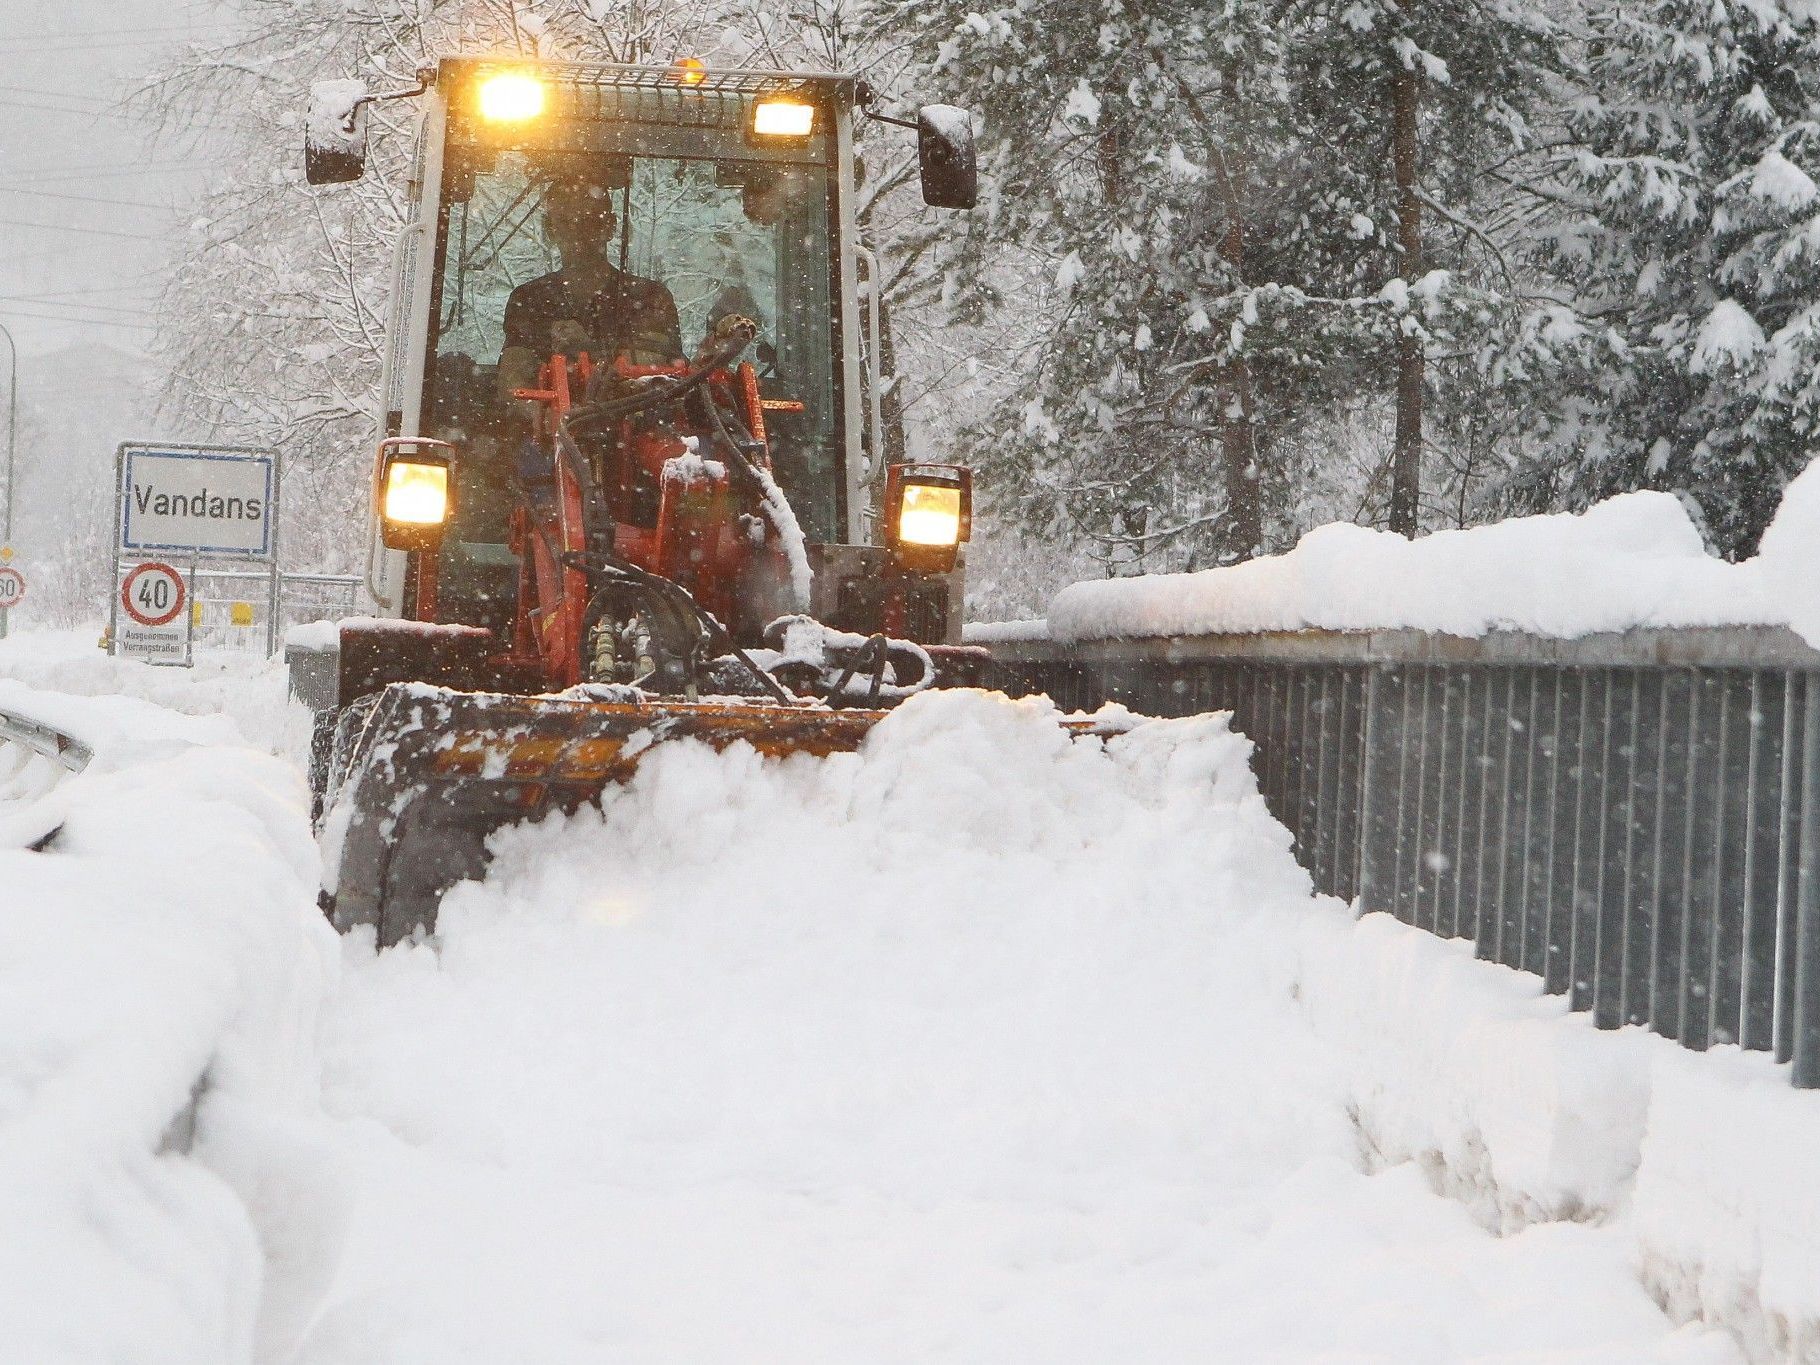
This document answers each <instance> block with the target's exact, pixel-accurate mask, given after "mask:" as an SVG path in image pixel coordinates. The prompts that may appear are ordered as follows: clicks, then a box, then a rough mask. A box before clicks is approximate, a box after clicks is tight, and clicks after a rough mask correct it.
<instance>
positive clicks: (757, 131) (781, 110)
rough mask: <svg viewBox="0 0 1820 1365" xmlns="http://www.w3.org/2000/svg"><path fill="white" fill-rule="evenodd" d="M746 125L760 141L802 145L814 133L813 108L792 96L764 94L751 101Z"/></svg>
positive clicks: (805, 101)
mask: <svg viewBox="0 0 1820 1365" xmlns="http://www.w3.org/2000/svg"><path fill="white" fill-rule="evenodd" d="M746 126H747V128H748V129H749V130H750V132H751V134H752V136H753V138H754V139H756V140H758V141H760V142H802V141H804V140H805V139H806V138H808V136H809V135H810V134H811V133H813V132H814V131H815V106H814V105H813V104H810V103H809V102H808V101H807V100H805V99H802V98H800V97H798V96H795V95H766V96H764V97H763V98H761V99H758V100H755V101H753V104H752V117H751V121H750V122H749V123H748V124H747V125H746Z"/></svg>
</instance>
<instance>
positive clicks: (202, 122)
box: [0, 99, 234, 133]
mask: <svg viewBox="0 0 1820 1365" xmlns="http://www.w3.org/2000/svg"><path fill="white" fill-rule="evenodd" d="M0 105H5V106H6V107H7V108H9V109H35V110H37V111H38V112H40V113H44V114H74V115H76V116H78V117H79V118H112V119H119V120H120V121H121V122H123V123H144V122H146V121H147V120H148V119H149V118H151V117H152V116H151V115H148V114H129V113H127V112H126V111H125V110H124V109H70V108H66V107H65V106H63V105H57V104H38V103H34V102H33V101H31V100H9V99H0ZM192 128H213V129H216V130H217V131H220V132H224V133H227V132H232V131H233V130H234V126H233V125H232V124H228V123H213V122H210V121H209V120H207V119H194V120H191V121H190V122H189V123H186V124H185V125H184V131H186V132H187V131H189V130H190V129H192Z"/></svg>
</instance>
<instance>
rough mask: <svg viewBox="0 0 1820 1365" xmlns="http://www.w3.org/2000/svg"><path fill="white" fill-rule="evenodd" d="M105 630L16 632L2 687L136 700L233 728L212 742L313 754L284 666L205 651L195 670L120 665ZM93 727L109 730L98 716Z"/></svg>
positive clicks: (1, 644)
mask: <svg viewBox="0 0 1820 1365" xmlns="http://www.w3.org/2000/svg"><path fill="white" fill-rule="evenodd" d="M100 633H101V632H100V628H99V627H96V628H93V629H90V630H16V631H13V632H12V633H11V634H9V635H8V636H7V638H6V639H4V640H0V680H4V679H12V680H14V681H16V682H21V683H24V684H26V685H28V686H30V687H33V688H36V689H38V690H40V691H43V692H58V693H65V694H73V695H76V696H84V697H133V698H137V699H138V700H141V701H147V702H152V703H154V704H155V705H157V706H158V707H160V708H163V709H164V710H168V711H175V712H178V713H180V714H182V715H186V716H212V717H217V718H220V719H223V720H225V721H227V722H229V723H228V724H227V725H225V726H224V727H221V728H218V729H215V730H213V731H210V732H209V735H208V742H211V743H224V744H250V745H252V746H254V747H255V748H259V749H262V750H264V751H265V752H267V753H270V754H279V755H285V756H288V757H291V758H300V756H304V755H307V754H308V752H309V749H308V745H309V733H310V718H309V713H308V712H307V711H306V710H305V709H304V708H303V707H301V706H298V705H296V704H295V703H293V702H291V701H290V700H289V697H288V695H287V692H288V679H287V675H286V672H285V666H284V661H283V660H282V659H280V658H271V659H267V658H262V657H260V656H259V655H256V654H251V653H247V652H245V651H241V650H229V649H219V650H211V649H198V650H196V653H195V663H194V666H193V667H190V668H162V667H154V666H153V665H151V664H147V663H141V662H139V661H138V660H137V659H117V658H114V657H113V656H111V655H109V654H107V653H106V652H105V651H103V650H101V649H99V648H97V647H96V640H97V638H98V637H99V635H100ZM86 723H88V724H105V723H107V722H106V720H105V716H104V715H97V714H96V713H93V712H91V713H90V714H89V716H88V720H87V722H86Z"/></svg>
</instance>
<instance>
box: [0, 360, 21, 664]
mask: <svg viewBox="0 0 1820 1365" xmlns="http://www.w3.org/2000/svg"><path fill="white" fill-rule="evenodd" d="M0 336H3V337H5V338H6V354H7V357H8V359H9V360H10V361H11V362H12V363H11V365H10V366H9V373H10V375H11V377H10V379H9V380H8V381H7V394H6V510H5V512H4V513H0V550H5V551H6V552H7V554H6V555H5V556H0V558H10V557H11V554H12V548H13V485H14V481H15V477H16V474H15V466H14V461H13V457H14V454H15V452H16V451H17V448H18V445H19V345H18V343H17V342H15V341H14V340H13V334H12V333H11V332H9V331H7V330H6V327H5V326H4V324H0ZM6 618H7V610H6V608H5V607H0V640H4V639H5V638H6Z"/></svg>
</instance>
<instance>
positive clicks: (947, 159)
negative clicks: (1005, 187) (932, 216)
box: [916, 104, 980, 209]
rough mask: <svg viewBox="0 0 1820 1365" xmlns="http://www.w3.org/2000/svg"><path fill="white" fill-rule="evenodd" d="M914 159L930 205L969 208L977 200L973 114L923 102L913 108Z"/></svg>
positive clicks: (924, 193)
mask: <svg viewBox="0 0 1820 1365" xmlns="http://www.w3.org/2000/svg"><path fill="white" fill-rule="evenodd" d="M916 160H917V164H918V166H919V167H920V169H921V170H922V173H923V202H924V203H925V204H928V205H929V206H930V207H931V208H938V209H970V208H972V207H973V206H974V204H976V203H977V202H978V201H979V195H980V176H979V163H978V160H977V158H976V156H975V154H974V150H973V116H972V115H971V114H969V113H968V112H967V111H966V110H965V109H957V108H955V107H954V106H953V105H952V104H925V105H924V106H923V107H922V108H921V109H918V110H917V111H916Z"/></svg>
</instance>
